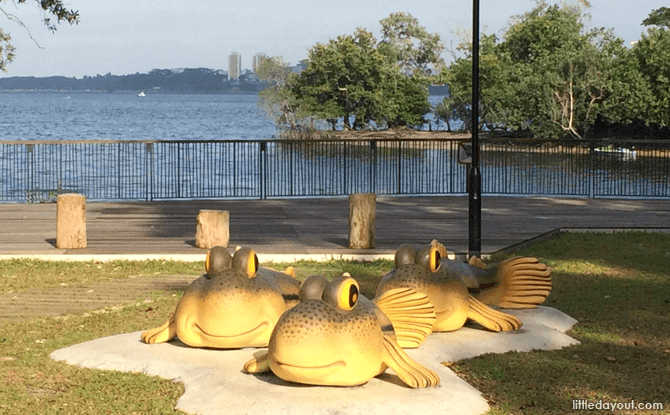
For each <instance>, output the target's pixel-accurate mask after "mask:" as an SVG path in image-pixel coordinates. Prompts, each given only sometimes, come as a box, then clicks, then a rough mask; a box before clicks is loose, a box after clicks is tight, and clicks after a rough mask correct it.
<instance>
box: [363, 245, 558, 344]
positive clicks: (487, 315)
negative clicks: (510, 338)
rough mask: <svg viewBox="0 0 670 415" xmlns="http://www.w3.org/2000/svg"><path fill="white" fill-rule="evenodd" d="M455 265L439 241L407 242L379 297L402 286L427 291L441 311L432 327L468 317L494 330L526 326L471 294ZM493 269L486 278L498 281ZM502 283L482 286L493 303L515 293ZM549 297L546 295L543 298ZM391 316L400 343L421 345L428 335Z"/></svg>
mask: <svg viewBox="0 0 670 415" xmlns="http://www.w3.org/2000/svg"><path fill="white" fill-rule="evenodd" d="M453 262H456V261H453ZM454 265H455V264H454ZM454 268H455V267H450V266H448V265H445V264H443V262H442V261H441V254H440V249H439V247H438V246H437V245H436V244H431V245H430V246H428V247H424V248H422V249H420V250H419V251H416V250H415V249H414V248H412V247H411V246H408V245H403V246H401V247H400V248H399V249H398V250H397V251H396V254H395V269H394V270H392V271H391V272H390V273H388V274H387V275H385V276H384V277H383V278H382V280H381V281H380V283H379V285H378V286H377V292H376V297H381V296H383V295H384V294H385V293H387V292H389V291H391V290H395V289H399V288H410V289H412V290H414V291H416V292H419V293H422V294H425V295H426V296H427V297H428V298H429V300H430V303H431V304H432V305H433V307H434V308H435V314H436V315H437V319H436V320H435V323H434V325H433V327H432V331H438V332H439V331H454V330H457V329H459V328H461V327H463V325H464V324H465V323H466V321H467V320H473V321H475V322H477V323H479V324H480V325H482V326H484V327H485V328H487V329H489V330H492V331H510V330H517V329H519V328H520V327H521V326H522V323H521V321H520V320H519V319H517V318H516V317H514V316H512V315H509V314H505V313H502V312H500V311H497V310H495V309H493V308H491V307H489V306H488V305H487V304H485V303H484V302H482V301H481V300H479V299H477V298H475V297H474V296H473V295H472V294H470V293H469V291H468V285H467V284H466V282H465V280H467V279H466V278H464V277H462V276H461V275H459V274H458V273H457V272H456V271H454ZM482 273H484V271H482ZM490 273H491V272H488V273H486V277H487V278H486V280H487V281H488V280H492V281H495V277H491V276H490V275H489V274H490ZM493 274H495V272H493ZM482 279H484V278H482ZM472 285H474V284H472ZM500 286H501V284H497V285H496V284H492V286H491V287H490V288H489V290H490V291H485V290H482V292H481V294H483V296H484V297H485V298H486V299H488V300H490V303H492V304H493V305H498V306H500V305H502V304H507V302H509V301H500V300H501V299H503V298H506V299H507V300H510V298H511V297H513V296H505V293H504V292H503V293H502V294H501V292H500V291H501V289H500V288H499V287H500ZM530 289H531V290H534V289H535V287H533V286H531V288H530ZM489 293H494V294H495V295H490V294H489ZM547 294H548V293H547ZM508 297H509V298H508ZM545 297H546V295H544V297H542V299H544V298H545ZM390 319H391V321H392V322H393V325H394V326H395V327H396V332H398V343H399V344H400V345H401V346H402V347H404V348H415V347H418V346H419V345H420V344H421V342H423V340H424V339H425V337H424V338H421V336H420V335H419V334H415V335H414V336H411V337H410V336H407V334H408V333H412V331H411V330H407V329H406V328H405V326H404V322H403V321H402V320H395V318H394V316H390Z"/></svg>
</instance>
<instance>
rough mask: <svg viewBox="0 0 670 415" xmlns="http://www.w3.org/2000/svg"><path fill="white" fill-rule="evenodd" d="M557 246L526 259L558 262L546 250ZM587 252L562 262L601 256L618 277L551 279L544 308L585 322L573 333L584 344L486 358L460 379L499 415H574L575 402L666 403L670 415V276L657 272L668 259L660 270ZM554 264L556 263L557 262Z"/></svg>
mask: <svg viewBox="0 0 670 415" xmlns="http://www.w3.org/2000/svg"><path fill="white" fill-rule="evenodd" d="M624 237H625V238H628V237H630V236H624ZM590 238H591V237H590ZM596 239H597V238H596ZM604 239H607V238H604ZM652 239H653V236H652ZM556 242H559V243H560V242H561V241H560V239H559V240H558V241H550V242H548V243H545V244H542V245H540V246H538V247H537V249H532V250H530V251H531V252H524V254H535V255H537V256H538V257H542V256H544V255H546V256H547V257H552V255H550V254H547V253H546V250H547V247H546V246H543V245H547V244H549V245H551V244H555V243H556ZM566 242H569V238H568V241H563V243H564V244H565V243H566ZM645 245H646V244H645ZM647 246H648V245H647ZM568 249H569V248H568ZM582 249H583V252H569V254H568V255H565V256H569V258H565V256H564V257H561V259H566V260H570V261H577V260H581V259H584V260H585V261H586V262H587V263H593V262H594V259H593V258H594V257H595V258H596V259H595V261H598V263H599V264H602V265H607V266H609V267H612V271H611V272H612V273H611V274H608V273H605V272H601V271H602V269H601V268H595V270H596V271H598V272H591V270H592V268H589V267H588V266H585V267H584V271H582V272H579V271H575V272H553V273H552V279H553V285H554V288H553V290H552V293H551V295H550V296H549V297H548V299H547V301H546V302H545V305H548V306H551V307H555V308H558V309H560V310H561V311H563V312H565V313H567V314H568V315H570V316H572V317H574V318H576V319H577V320H578V321H579V323H578V324H577V325H575V327H573V329H572V331H571V332H569V333H568V334H570V335H571V336H572V337H574V338H576V339H577V340H579V341H580V342H581V344H580V345H577V346H572V347H569V348H566V349H562V350H558V351H551V352H544V351H537V352H533V353H507V354H504V355H486V356H482V357H478V358H474V359H470V360H467V361H464V362H462V363H461V364H459V367H460V368H462V369H465V370H463V371H461V372H460V375H461V376H462V377H464V378H465V379H466V380H467V381H468V382H470V383H471V384H472V385H473V386H475V387H477V388H478V389H480V390H481V391H483V392H484V394H485V395H486V397H487V399H489V400H490V401H492V402H493V403H494V408H496V409H497V410H498V411H500V412H502V413H523V414H532V413H542V414H545V413H572V412H574V411H573V408H572V400H575V399H585V400H588V401H589V402H594V401H598V400H601V399H602V400H603V401H608V402H624V403H626V402H631V401H632V400H634V401H635V402H637V403H646V402H648V403H653V402H660V403H664V407H665V408H666V409H667V408H670V399H669V398H668V397H669V396H670V384H669V383H668V382H667V378H668V376H670V359H669V358H670V276H668V275H667V273H666V274H660V273H656V272H657V270H658V267H659V265H658V264H659V262H660V263H663V261H664V260H663V259H661V260H660V261H659V258H658V257H656V261H655V263H651V264H649V263H640V264H639V266H637V267H635V266H633V267H631V266H630V262H629V261H630V259H629V260H628V261H627V260H625V259H623V258H622V256H618V257H617V253H618V252H617V251H615V252H613V253H611V254H614V255H612V256H611V257H607V255H606V254H604V255H603V257H602V258H598V256H599V255H598V253H597V252H598V251H599V250H600V249H601V247H600V246H593V247H591V248H582ZM589 250H594V251H595V252H596V253H595V255H591V252H589ZM634 250H635V248H634V247H633V248H631V249H630V251H634ZM611 254H610V255H611ZM556 256H559V255H556ZM555 258H556V257H553V258H552V261H558V260H557V259H555ZM556 263H557V264H558V262H556ZM558 268H560V267H558ZM666 269H668V268H666ZM644 413H656V412H650V411H645V412H644Z"/></svg>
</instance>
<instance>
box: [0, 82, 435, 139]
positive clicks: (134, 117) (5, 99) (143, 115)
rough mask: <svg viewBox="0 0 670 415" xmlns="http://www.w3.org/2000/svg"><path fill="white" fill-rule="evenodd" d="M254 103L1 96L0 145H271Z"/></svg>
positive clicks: (270, 131) (182, 97) (240, 98)
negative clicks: (131, 142)
mask: <svg viewBox="0 0 670 415" xmlns="http://www.w3.org/2000/svg"><path fill="white" fill-rule="evenodd" d="M441 100H442V97H439V96H431V97H430V101H431V103H433V104H435V103H437V102H439V101H441ZM257 102H258V96H257V95H242V94H239V95H223V94H217V95H196V94H151V93H150V92H149V93H148V94H147V96H145V97H138V96H137V95H136V94H134V93H125V94H121V93H109V94H107V93H95V92H90V93H86V92H72V93H63V92H5V93H0V140H3V141H13V140H16V141H27V140H31V141H32V140H267V139H271V138H272V137H273V135H274V134H275V127H274V122H273V121H272V120H270V119H269V118H268V117H267V116H266V115H265V112H264V111H263V110H262V109H261V108H260V107H258V105H257Z"/></svg>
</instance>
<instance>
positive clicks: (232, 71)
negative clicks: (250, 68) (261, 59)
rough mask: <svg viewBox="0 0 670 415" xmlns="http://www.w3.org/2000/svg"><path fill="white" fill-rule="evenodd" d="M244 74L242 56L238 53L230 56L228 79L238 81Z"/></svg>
mask: <svg viewBox="0 0 670 415" xmlns="http://www.w3.org/2000/svg"><path fill="white" fill-rule="evenodd" d="M241 74H242V55H240V54H238V53H237V52H233V53H231V54H230V57H229V60H228V79H229V80H231V81H232V80H235V81H236V80H238V79H239V78H240V75H241Z"/></svg>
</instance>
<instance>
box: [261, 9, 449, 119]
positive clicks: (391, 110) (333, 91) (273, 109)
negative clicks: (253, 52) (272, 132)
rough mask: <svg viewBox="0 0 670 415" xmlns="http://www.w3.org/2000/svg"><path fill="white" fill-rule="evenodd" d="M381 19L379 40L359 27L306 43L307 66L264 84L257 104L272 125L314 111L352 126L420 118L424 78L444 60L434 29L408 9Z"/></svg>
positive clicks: (424, 104) (425, 87)
mask: <svg viewBox="0 0 670 415" xmlns="http://www.w3.org/2000/svg"><path fill="white" fill-rule="evenodd" d="M380 23H381V25H382V33H383V34H384V37H383V38H382V40H381V41H380V42H377V39H375V37H374V36H373V35H372V33H370V32H369V31H367V30H366V29H363V28H358V29H356V31H355V32H354V33H353V34H351V35H340V36H338V37H337V38H336V39H331V40H330V41H329V42H328V43H317V44H316V45H314V46H312V47H311V48H310V50H309V52H308V59H307V67H306V68H305V69H304V70H303V71H302V72H301V73H300V74H299V75H292V76H288V77H286V79H285V81H284V82H277V83H273V84H272V87H271V88H269V89H268V90H266V91H263V92H262V93H261V100H260V105H261V106H263V107H264V108H265V109H266V111H267V112H268V113H269V114H270V115H271V116H272V117H273V118H274V119H275V122H276V123H277V125H279V126H281V127H288V128H296V127H299V126H300V124H301V122H304V121H305V120H309V122H310V123H311V122H312V121H313V118H314V117H315V118H317V119H321V120H326V121H328V122H330V123H331V125H332V126H333V128H334V127H335V125H336V123H337V121H338V120H342V122H343V124H344V128H346V129H357V130H359V129H365V128H369V127H371V126H376V127H377V128H388V127H399V126H407V125H416V124H422V123H423V122H424V121H423V116H424V115H425V114H427V113H428V112H430V109H431V107H430V104H429V103H428V82H427V80H428V79H429V76H430V74H431V73H432V71H433V70H434V69H439V68H440V67H441V66H442V65H443V62H442V59H441V57H440V56H439V55H440V53H441V51H442V48H443V47H442V45H441V43H440V38H439V35H437V34H430V33H428V32H427V31H426V29H425V28H423V27H422V26H420V25H419V24H418V22H417V20H416V19H415V18H414V17H412V16H411V15H410V14H406V13H394V14H391V15H390V16H389V17H388V18H386V19H382V20H381V21H380ZM280 60H281V59H280V58H276V59H275V64H272V65H275V66H276V62H279V61H280ZM268 68H270V67H268ZM268 70H269V69H268ZM263 71H266V68H264V69H263ZM263 76H264V75H263ZM261 79H263V78H262V77H261Z"/></svg>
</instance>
